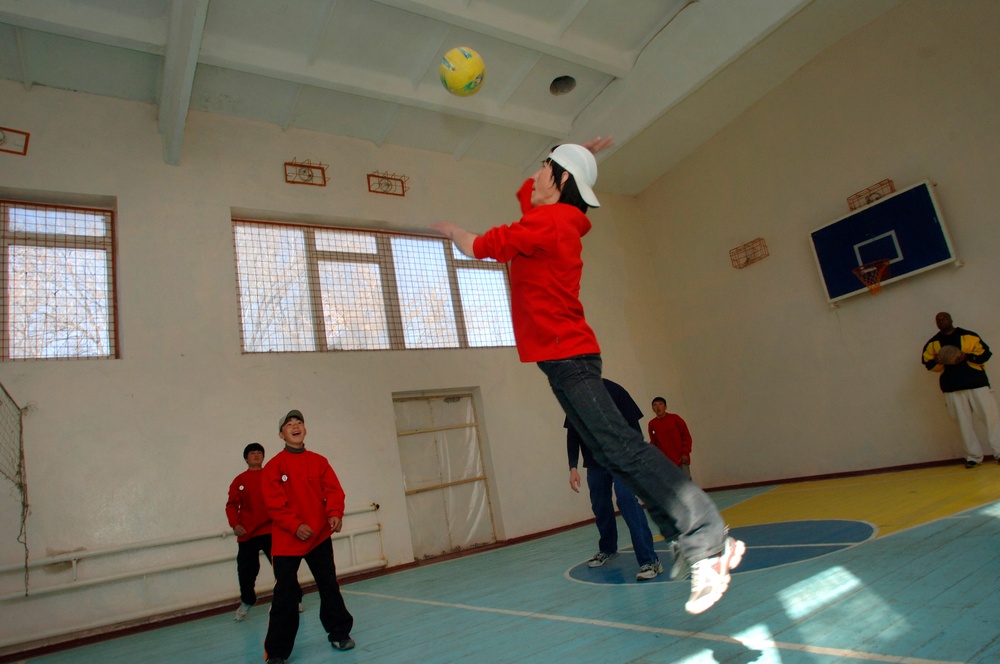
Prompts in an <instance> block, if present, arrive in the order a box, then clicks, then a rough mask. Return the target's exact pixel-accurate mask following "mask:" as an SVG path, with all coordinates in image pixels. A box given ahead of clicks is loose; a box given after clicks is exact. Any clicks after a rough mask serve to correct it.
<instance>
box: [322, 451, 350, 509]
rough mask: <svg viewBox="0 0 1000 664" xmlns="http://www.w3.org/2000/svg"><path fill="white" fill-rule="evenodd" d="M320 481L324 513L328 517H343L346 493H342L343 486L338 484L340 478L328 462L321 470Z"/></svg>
mask: <svg viewBox="0 0 1000 664" xmlns="http://www.w3.org/2000/svg"><path fill="white" fill-rule="evenodd" d="M320 481H321V482H322V484H323V499H324V501H325V502H326V515H327V516H328V517H330V516H336V517H343V516H344V499H345V497H346V495H345V494H344V488H343V487H342V486H340V479H339V478H338V477H337V473H335V472H333V467H331V466H330V464H329V462H328V463H327V464H326V468H325V469H324V471H323V475H322V476H321V477H320Z"/></svg>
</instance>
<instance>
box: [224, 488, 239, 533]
mask: <svg viewBox="0 0 1000 664" xmlns="http://www.w3.org/2000/svg"><path fill="white" fill-rule="evenodd" d="M239 481H240V477H239V475H237V476H236V479H234V480H233V481H232V482H231V483H230V484H229V499H228V500H226V518H227V519H229V527H230V528H235V527H236V526H238V525H239V523H240V490H239Z"/></svg>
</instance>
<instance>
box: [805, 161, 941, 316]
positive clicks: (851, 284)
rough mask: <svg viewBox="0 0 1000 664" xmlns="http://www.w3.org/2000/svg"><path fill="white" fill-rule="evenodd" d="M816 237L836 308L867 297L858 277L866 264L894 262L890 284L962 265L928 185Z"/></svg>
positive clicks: (828, 227)
mask: <svg viewBox="0 0 1000 664" xmlns="http://www.w3.org/2000/svg"><path fill="white" fill-rule="evenodd" d="M811 237H812V247H813V253H814V255H815V257H816V266H817V267H818V268H819V273H820V277H821V278H822V280H823V284H824V286H825V288H826V295H827V300H828V301H829V302H831V303H833V302H837V301H838V300H842V299H844V298H846V297H850V296H852V295H857V294H858V293H866V292H868V289H867V288H866V286H865V284H864V283H863V282H862V281H860V280H859V279H858V277H856V276H855V274H854V272H853V270H854V269H855V268H857V267H859V266H861V265H864V264H865V263H870V262H872V261H875V260H878V259H883V258H885V259H889V269H888V274H887V275H886V276H885V278H883V279H882V285H885V284H890V283H892V282H894V281H898V280H900V279H903V278H905V277H909V276H913V275H915V274H919V273H920V272H924V271H926V270H930V269H932V268H935V267H939V266H941V265H946V264H948V263H954V262H955V261H956V260H957V259H956V258H955V254H954V251H953V249H952V245H951V239H950V237H949V236H948V231H947V229H946V228H945V225H944V219H943V218H942V216H941V211H940V208H939V206H938V204H937V199H936V198H935V197H934V189H933V186H932V185H931V183H930V182H929V181H927V180H925V181H923V182H920V183H919V184H915V185H913V186H911V187H909V188H907V189H903V190H901V191H897V192H895V193H893V194H890V195H889V196H886V197H884V198H881V199H879V200H877V201H875V202H874V203H871V204H870V205H867V206H865V207H863V208H861V209H859V210H855V211H854V212H852V213H850V214H848V215H847V216H844V217H841V218H840V219H837V220H836V221H833V222H831V223H829V224H827V225H826V226H823V227H822V228H819V229H817V230H815V231H813V232H812V236H811Z"/></svg>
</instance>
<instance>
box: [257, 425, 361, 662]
mask: <svg viewBox="0 0 1000 664" xmlns="http://www.w3.org/2000/svg"><path fill="white" fill-rule="evenodd" d="M278 437H279V438H281V439H282V440H283V441H285V449H283V450H282V451H280V452H278V454H276V455H275V456H274V458H273V459H271V460H270V461H268V462H267V465H266V466H264V478H263V489H264V504H265V505H266V506H267V511H268V513H269V514H270V515H271V520H272V521H273V522H274V523H273V526H272V528H271V555H272V563H271V564H272V566H273V567H274V599H273V600H272V601H271V613H270V618H269V620H268V624H267V636H266V637H265V638H264V654H265V657H266V658H267V662H268V664H284V663H285V660H287V659H288V656H289V655H291V653H292V648H293V646H294V645H295V635H296V633H298V630H299V612H298V610H297V609H296V603H297V602H298V598H297V594H296V592H297V589H298V588H299V582H298V571H299V564H300V563H301V562H302V560H303V559H304V560H305V561H306V564H307V565H308V566H309V571H310V572H312V575H313V579H314V580H315V581H316V589H317V590H318V591H319V619H320V622H321V623H322V624H323V629H325V630H326V632H327V638H328V639H329V641H330V645H331V646H333V647H334V649H336V650H350V649H351V648H353V647H354V639H352V638H351V628H352V627H353V626H354V617H353V616H351V614H350V612H348V610H347V606H346V605H345V604H344V597H343V595H341V594H340V585H339V584H338V583H337V569H336V567H335V565H334V562H333V543H332V542H331V541H330V537H331V536H332V535H333V533H337V532H340V529H341V527H342V525H343V518H344V489H343V488H342V487H341V486H340V480H339V479H337V474H336V473H335V472H333V468H331V467H330V462H329V461H327V460H326V457H324V456H322V455H320V454H316V453H315V452H311V451H309V450H307V449H306V442H305V439H306V424H305V419H304V418H303V417H302V413H300V412H299V411H297V410H291V411H289V412H288V414H287V415H285V416H284V417H283V418H281V420H279V423H278Z"/></svg>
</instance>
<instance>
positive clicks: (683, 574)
mask: <svg viewBox="0 0 1000 664" xmlns="http://www.w3.org/2000/svg"><path fill="white" fill-rule="evenodd" d="M670 555H671V556H673V559H674V562H673V563H672V564H671V565H670V580H671V581H676V580H677V579H686V578H688V575H689V574H691V566H690V565H688V561H687V558H685V557H684V553H683V552H682V551H681V545H680V544H678V543H677V540H674V541H673V542H671V543H670Z"/></svg>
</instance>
